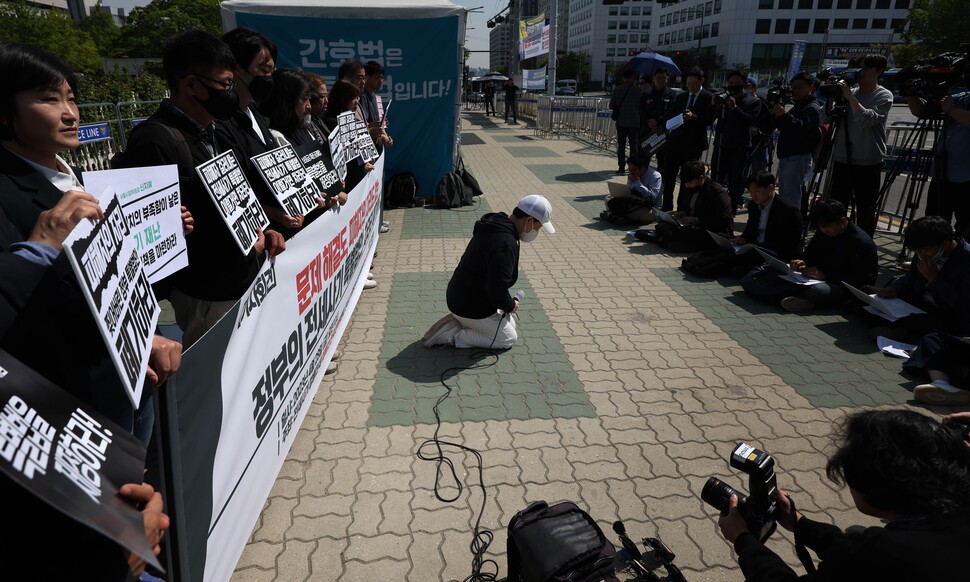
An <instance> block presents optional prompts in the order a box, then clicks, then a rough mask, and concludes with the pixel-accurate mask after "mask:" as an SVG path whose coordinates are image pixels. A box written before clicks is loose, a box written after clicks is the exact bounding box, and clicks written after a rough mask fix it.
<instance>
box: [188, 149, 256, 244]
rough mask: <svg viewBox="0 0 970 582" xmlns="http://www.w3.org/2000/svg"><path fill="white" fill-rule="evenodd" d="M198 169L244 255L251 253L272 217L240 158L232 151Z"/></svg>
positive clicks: (201, 165) (196, 169)
mask: <svg viewBox="0 0 970 582" xmlns="http://www.w3.org/2000/svg"><path fill="white" fill-rule="evenodd" d="M195 171H196V172H197V173H198V174H199V177H200V178H202V184H203V185H205V189H206V190H207V191H208V192H209V195H210V196H212V201H213V202H215V205H216V208H218V209H219V213H220V214H221V215H222V219H223V220H225V221H226V225H227V226H229V230H230V231H231V232H232V236H233V238H234V239H236V244H238V245H239V249H240V250H241V251H242V253H243V254H244V255H245V254H248V253H249V251H250V250H252V248H253V245H255V244H256V238H257V237H258V235H257V233H256V231H257V230H259V229H261V228H266V226H267V225H268V224H269V219H268V218H267V217H266V213H265V212H263V207H262V206H260V205H259V201H258V200H256V194H254V193H253V189H252V187H251V186H250V185H249V182H248V181H247V180H246V175H245V174H243V171H242V168H240V167H239V160H237V159H236V156H235V154H233V153H232V150H229V151H226V152H223V153H222V154H220V155H218V156H216V157H214V158H212V159H211V160H209V161H208V162H205V163H204V164H200V165H199V166H198V167H197V168H195Z"/></svg>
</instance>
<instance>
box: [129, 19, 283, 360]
mask: <svg viewBox="0 0 970 582" xmlns="http://www.w3.org/2000/svg"><path fill="white" fill-rule="evenodd" d="M162 65H163V68H164V71H165V78H166V81H167V83H168V87H169V91H170V92H171V95H172V96H171V98H169V99H166V100H164V101H162V104H161V105H160V106H159V108H158V111H157V112H156V113H155V114H153V115H152V116H151V117H150V118H149V119H148V120H146V121H144V122H142V123H140V124H139V125H138V126H136V127H135V128H134V129H133V130H132V132H131V136H130V137H129V138H128V146H127V149H126V150H125V153H124V156H123V159H122V160H121V165H122V166H123V167H138V166H156V165H165V164H177V165H178V168H179V179H180V182H181V188H182V200H183V203H184V204H185V206H187V207H188V208H189V210H190V211H191V212H192V215H193V217H194V218H195V230H194V232H193V233H192V235H191V236H190V237H188V239H187V240H186V243H187V245H188V251H189V266H188V268H186V269H183V270H182V271H179V272H178V273H176V274H175V275H174V276H173V277H171V278H170V279H169V280H167V281H168V283H169V284H170V286H171V291H170V292H169V293H168V299H169V300H170V302H171V303H172V307H173V308H174V309H175V317H176V321H177V322H178V324H179V327H181V328H182V333H183V335H182V337H183V343H184V344H185V345H186V346H190V345H192V343H194V342H195V341H196V340H197V339H199V338H200V337H201V336H202V334H204V333H205V332H206V331H207V330H208V329H209V328H211V327H212V326H213V325H215V323H216V322H217V321H219V319H220V318H222V316H223V315H225V314H226V313H227V312H228V311H229V309H231V308H232V305H233V304H234V303H235V302H236V301H237V300H238V299H239V298H240V297H241V296H242V294H243V293H244V292H245V291H246V290H247V289H248V288H249V285H250V284H251V283H252V282H253V280H254V278H255V277H256V273H257V272H258V270H259V257H260V255H262V253H263V251H264V250H266V251H268V252H269V254H270V256H272V255H275V254H277V253H279V252H282V251H283V250H284V249H285V244H284V242H283V236H282V235H281V234H280V233H278V232H276V231H273V230H267V231H266V232H265V233H263V232H262V231H261V230H259V231H257V238H256V242H255V245H254V246H253V247H252V250H250V251H249V252H246V253H243V252H240V246H239V244H238V243H237V241H236V238H235V237H234V234H233V231H232V230H230V228H229V227H228V225H227V224H226V221H225V219H224V218H223V215H222V213H221V210H220V208H218V207H217V206H216V204H215V202H214V201H213V199H212V197H210V195H209V193H208V192H207V191H206V188H205V185H204V183H203V181H202V179H201V178H200V177H199V176H198V175H197V173H196V167H197V166H200V165H202V164H205V163H207V162H209V161H210V160H212V159H213V158H215V157H216V156H218V155H219V154H221V153H223V152H230V151H231V149H232V148H231V144H228V143H225V141H224V137H223V136H221V135H220V133H221V132H216V131H215V122H216V120H226V119H229V118H231V117H232V116H233V115H234V114H235V113H236V112H237V111H238V109H239V96H238V94H237V93H236V92H235V79H234V76H233V70H234V68H235V67H236V60H235V58H234V57H233V55H232V52H231V51H230V50H229V48H228V47H227V46H226V44H225V43H223V42H222V41H220V40H219V39H218V38H216V37H214V36H212V35H211V34H209V33H207V32H203V31H189V32H183V33H181V34H178V35H176V36H173V37H172V38H170V39H169V40H168V41H167V42H166V44H165V48H164V51H163V57H162Z"/></svg>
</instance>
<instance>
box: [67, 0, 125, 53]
mask: <svg viewBox="0 0 970 582" xmlns="http://www.w3.org/2000/svg"><path fill="white" fill-rule="evenodd" d="M77 26H78V28H80V29H81V30H83V31H84V32H86V33H88V35H90V37H91V40H92V41H94V45H95V46H96V47H98V52H99V53H101V56H102V57H113V56H115V53H114V50H115V43H117V42H118V36H119V34H120V33H121V29H119V28H118V25H117V24H115V20H114V17H113V16H111V14H110V13H108V12H106V11H104V10H101V6H100V4H99V5H98V9H97V10H95V11H94V12H93V13H92V14H91V15H90V16H88V17H87V18H85V19H84V20H82V21H81V22H80V23H78V25H77Z"/></svg>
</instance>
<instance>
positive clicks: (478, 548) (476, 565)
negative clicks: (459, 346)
mask: <svg viewBox="0 0 970 582" xmlns="http://www.w3.org/2000/svg"><path fill="white" fill-rule="evenodd" d="M503 319H504V318H503ZM501 328H502V321H499V324H498V327H496V328H495V337H493V338H492V345H494V344H495V339H496V338H497V337H498V332H499V330H500V329H501ZM468 357H469V359H471V360H473V361H475V360H479V359H485V358H490V361H489V362H487V363H477V364H473V365H471V366H468V367H465V366H452V367H451V368H448V369H447V370H445V371H443V372H442V373H441V376H440V377H439V381H440V382H441V385H442V386H444V387H445V392H444V394H442V395H441V396H440V397H438V401H437V402H435V405H434V408H433V409H432V410H433V411H434V419H435V429H434V436H432V437H431V438H430V439H428V440H426V441H424V442H423V443H421V446H419V447H418V451H417V456H418V458H419V459H421V460H422V461H434V463H435V475H434V496H435V497H436V498H437V499H438V501H441V502H443V503H452V502H454V501H457V500H458V498H459V497H461V492H462V491H463V490H464V488H465V487H464V485H463V484H462V482H461V480H460V479H458V473H457V472H456V471H455V464H454V462H453V461H452V460H451V458H449V457H448V456H447V455H446V454H445V451H444V448H443V447H454V448H455V449H457V450H459V451H465V452H467V453H471V454H472V455H474V456H475V461H476V463H477V465H478V486H479V488H480V489H481V490H482V504H481V508H480V509H479V510H478V517H477V518H476V519H475V528H474V529H473V530H472V532H473V535H472V541H471V544H469V549H470V550H471V553H472V573H471V574H469V575H468V577H467V578H465V580H464V582H496V580H498V570H499V567H498V562H496V561H495V560H492V559H490V558H489V559H486V558H485V552H487V551H488V546H489V545H491V543H492V540H493V539H494V537H495V535H494V534H493V533H492V531H491V530H489V529H487V528H483V527H481V524H482V515H483V514H484V513H485V503H486V501H487V500H488V494H487V493H486V492H485V470H484V467H483V465H482V454H481V453H480V452H479V451H478V450H476V449H473V448H471V447H466V446H465V445H462V444H459V443H453V442H449V441H443V440H441V439H440V438H438V433H439V432H440V431H441V414H440V413H439V411H438V407H439V406H440V405H441V403H442V402H444V401H445V400H447V399H448V397H449V396H451V392H452V388H451V386H448V384H447V382H445V376H446V375H447V374H448V373H449V372H452V371H454V372H461V371H466V370H479V369H484V368H490V367H492V366H494V365H495V364H496V363H497V362H498V351H497V350H492V349H486V350H478V351H475V352H472V353H471V354H469V355H468ZM425 447H434V448H435V453H425V452H424V449H425ZM442 466H447V467H448V471H449V472H450V473H451V481H452V483H453V484H454V486H455V488H456V489H457V490H458V492H457V493H455V495H454V496H453V497H445V496H443V495H442V494H441V492H440V491H439V488H440V486H441V476H442ZM485 568H488V569H489V570H491V571H487V572H483V571H482V570H483V569H485ZM493 568H494V570H493Z"/></svg>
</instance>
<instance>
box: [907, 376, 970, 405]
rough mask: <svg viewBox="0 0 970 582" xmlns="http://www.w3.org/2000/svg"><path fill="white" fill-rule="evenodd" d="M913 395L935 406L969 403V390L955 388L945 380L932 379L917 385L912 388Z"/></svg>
mask: <svg viewBox="0 0 970 582" xmlns="http://www.w3.org/2000/svg"><path fill="white" fill-rule="evenodd" d="M913 397H914V398H916V399H917V400H919V401H920V402H923V403H925V404H934V405H937V406H953V405H958V404H970V390H963V389H960V388H957V387H956V386H954V385H952V384H950V383H949V382H947V381H946V380H933V381H932V382H931V383H929V384H921V385H920V386H917V387H916V389H915V390H913Z"/></svg>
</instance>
